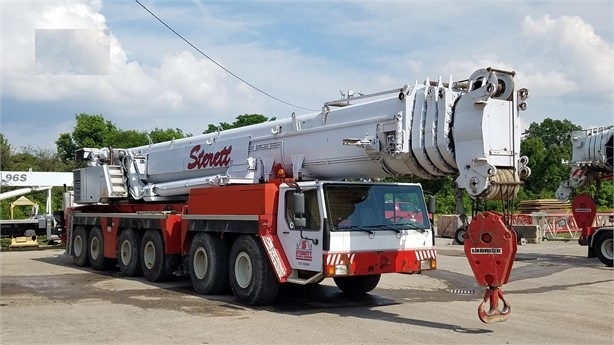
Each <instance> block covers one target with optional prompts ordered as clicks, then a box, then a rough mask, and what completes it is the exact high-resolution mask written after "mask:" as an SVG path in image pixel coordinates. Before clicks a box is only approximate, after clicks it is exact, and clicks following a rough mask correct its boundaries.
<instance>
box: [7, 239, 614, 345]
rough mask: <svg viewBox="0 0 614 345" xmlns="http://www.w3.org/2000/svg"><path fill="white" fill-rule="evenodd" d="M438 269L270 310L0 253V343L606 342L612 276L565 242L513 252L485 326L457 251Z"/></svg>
mask: <svg viewBox="0 0 614 345" xmlns="http://www.w3.org/2000/svg"><path fill="white" fill-rule="evenodd" d="M437 240H438V242H437V247H438V250H439V255H438V264H439V268H438V270H436V271H432V272H428V273H427V274H423V275H403V274H392V275H386V276H384V277H383V278H382V281H381V283H380V285H379V286H378V288H377V289H375V290H374V291H373V292H372V293H371V294H369V295H368V296H366V297H364V298H359V299H349V298H347V297H345V296H344V295H343V294H341V293H340V292H339V291H338V290H337V289H336V287H334V285H333V283H332V280H331V281H330V282H329V281H328V280H325V281H324V282H323V283H322V284H321V285H318V286H311V287H301V286H288V287H285V288H284V289H283V290H282V292H281V295H280V297H279V298H278V300H277V301H276V302H275V303H274V304H273V305H270V306H266V307H258V308H251V307H246V306H243V305H241V304H239V303H237V301H236V300H235V299H234V298H233V297H232V296H229V295H228V296H200V295H197V294H195V293H194V292H193V290H192V289H191V286H190V283H189V281H187V280H185V279H177V280H175V281H172V282H168V283H163V284H154V283H149V282H147V281H145V280H144V279H126V278H122V277H120V275H119V273H118V272H117V271H111V272H104V273H99V272H94V271H91V270H89V269H79V268H77V267H75V266H73V265H72V262H71V260H70V259H69V258H67V257H65V256H64V255H63V250H62V249H48V250H38V251H10V252H1V253H0V343H2V344H43V343H44V344H89V343H97V344H154V343H155V344H406V343H418V344H529V343H540V344H545V343H551V344H591V345H596V344H611V343H612V340H613V339H614V315H613V312H614V308H613V306H614V271H613V270H612V269H611V268H608V267H605V266H603V265H601V264H600V263H599V262H598V260H596V259H586V258H585V254H586V248H584V247H580V246H578V245H577V244H576V243H574V242H547V243H542V244H529V245H524V246H520V247H519V253H518V256H517V261H516V262H515V264H514V269H513V271H512V275H511V278H510V283H509V284H508V285H506V286H505V287H504V291H505V297H506V298H507V300H508V301H509V302H510V303H511V304H512V308H513V314H512V316H511V318H510V319H509V320H508V321H506V322H504V323H498V324H483V323H481V322H480V321H479V319H478V317H477V312H476V311H477V307H478V304H479V302H480V300H481V297H482V294H483V291H484V289H483V288H482V287H480V286H477V284H476V283H475V280H474V278H473V275H472V273H471V269H470V268H469V265H468V264H467V261H466V259H465V257H464V255H463V251H462V247H461V246H456V245H450V242H451V240H448V239H441V238H438V239H437ZM472 292H473V293H472Z"/></svg>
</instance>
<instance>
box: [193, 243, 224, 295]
mask: <svg viewBox="0 0 614 345" xmlns="http://www.w3.org/2000/svg"><path fill="white" fill-rule="evenodd" d="M229 251H230V250H229V248H228V245H227V244H226V241H224V240H222V239H221V238H220V237H219V236H214V235H212V234H210V233H205V232H199V233H198V234H197V235H196V236H194V239H193V240H192V245H191V246H190V259H189V267H190V279H191V280H192V287H193V288H194V290H195V291H196V292H198V293H200V294H203V295H209V294H222V293H225V292H227V291H229V289H230V281H229V278H228V268H229V265H228V255H229Z"/></svg>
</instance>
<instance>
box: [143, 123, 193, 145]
mask: <svg viewBox="0 0 614 345" xmlns="http://www.w3.org/2000/svg"><path fill="white" fill-rule="evenodd" d="M189 136H191V135H190V134H184V133H183V131H182V130H181V129H179V128H175V129H172V128H167V129H161V128H158V127H156V128H154V129H153V130H151V131H150V132H149V138H150V139H151V142H152V143H153V144H155V143H161V142H164V141H170V140H173V139H181V138H185V137H189Z"/></svg>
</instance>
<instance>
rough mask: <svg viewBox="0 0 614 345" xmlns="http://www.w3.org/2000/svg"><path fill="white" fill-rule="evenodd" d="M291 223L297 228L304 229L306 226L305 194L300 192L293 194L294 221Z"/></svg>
mask: <svg viewBox="0 0 614 345" xmlns="http://www.w3.org/2000/svg"><path fill="white" fill-rule="evenodd" d="M292 222H293V223H294V226H295V227H297V228H304V227H306V226H307V219H306V218H305V194H303V193H302V192H294V219H293V220H292Z"/></svg>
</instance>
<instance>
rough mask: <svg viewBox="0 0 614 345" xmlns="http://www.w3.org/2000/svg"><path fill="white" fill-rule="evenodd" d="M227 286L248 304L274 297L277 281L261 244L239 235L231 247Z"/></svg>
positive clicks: (252, 238)
mask: <svg viewBox="0 0 614 345" xmlns="http://www.w3.org/2000/svg"><path fill="white" fill-rule="evenodd" d="M230 287H231V288H232V292H233V293H234V295H235V296H237V298H238V299H239V300H240V301H241V302H243V303H245V304H248V305H258V304H267V303H270V302H272V301H273V300H274V299H275V297H277V292H278V291H279V282H278V281H277V277H276V276H275V273H274V272H273V268H272V267H271V264H270V263H269V259H268V257H267V256H266V254H265V252H264V249H263V247H262V245H261V243H260V242H259V241H258V240H257V238H256V237H254V236H250V235H242V236H240V237H239V238H237V240H236V241H235V242H234V244H233V245H232V249H231V250H230Z"/></svg>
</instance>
